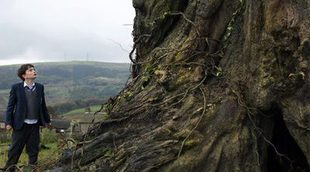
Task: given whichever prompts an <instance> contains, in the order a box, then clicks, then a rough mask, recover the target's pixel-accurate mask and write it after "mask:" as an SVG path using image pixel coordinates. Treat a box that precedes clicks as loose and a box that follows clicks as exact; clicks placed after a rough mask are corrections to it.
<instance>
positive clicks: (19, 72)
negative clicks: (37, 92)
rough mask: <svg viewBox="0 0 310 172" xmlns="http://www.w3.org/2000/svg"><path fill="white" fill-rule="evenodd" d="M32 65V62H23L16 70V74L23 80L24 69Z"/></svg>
mask: <svg viewBox="0 0 310 172" xmlns="http://www.w3.org/2000/svg"><path fill="white" fill-rule="evenodd" d="M31 67H34V66H33V65H32V64H23V65H21V66H20V67H19V69H18V70H17V76H18V77H19V78H20V79H21V80H23V81H25V78H24V77H23V75H24V74H25V73H26V70H28V69H29V68H31Z"/></svg>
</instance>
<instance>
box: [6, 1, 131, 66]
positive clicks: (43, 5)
mask: <svg viewBox="0 0 310 172" xmlns="http://www.w3.org/2000/svg"><path fill="white" fill-rule="evenodd" d="M134 15H135V12H134V9H133V7H132V1H131V0H113V1H112V0H108V1H106V0H0V65H5V64H14V63H25V62H31V63H33V62H42V61H64V60H65V61H71V60H90V61H107V62H129V58H128V52H129V51H130V50H131V48H132V35H131V32H132V24H133V19H134Z"/></svg>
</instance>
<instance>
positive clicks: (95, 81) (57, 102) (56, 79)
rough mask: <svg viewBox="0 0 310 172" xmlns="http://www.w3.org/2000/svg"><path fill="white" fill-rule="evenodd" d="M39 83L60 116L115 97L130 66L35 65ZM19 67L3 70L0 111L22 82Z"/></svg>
mask: <svg viewBox="0 0 310 172" xmlns="http://www.w3.org/2000/svg"><path fill="white" fill-rule="evenodd" d="M34 65H35V67H36V69H37V71H38V78H37V80H36V81H37V82H40V83H42V84H44V85H45V94H46V101H47V105H48V106H52V107H54V108H55V110H56V111H57V112H58V113H64V112H67V111H69V110H72V109H75V108H79V107H83V106H85V105H87V104H100V103H101V102H102V101H103V100H105V99H107V98H109V97H110V96H114V95H116V94H117V93H118V92H119V91H120V90H121V89H122V88H123V87H124V84H125V82H126V81H127V79H128V76H129V64H120V63H104V62H86V61H72V62H48V63H35V64H34ZM19 66H20V65H8V66H0V110H2V111H3V110H4V109H5V107H6V105H7V101H8V100H7V99H8V95H9V91H10V87H11V85H12V84H13V83H16V82H20V79H19V78H18V77H17V76H16V71H17V69H18V67H19Z"/></svg>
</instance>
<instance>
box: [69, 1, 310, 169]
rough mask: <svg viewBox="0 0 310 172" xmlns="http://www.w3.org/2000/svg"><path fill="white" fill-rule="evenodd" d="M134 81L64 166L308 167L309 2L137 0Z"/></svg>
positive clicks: (81, 167) (309, 154)
mask: <svg viewBox="0 0 310 172" xmlns="http://www.w3.org/2000/svg"><path fill="white" fill-rule="evenodd" d="M133 5H134V8H135V9H136V18H135V22H134V31H133V35H134V41H135V46H134V48H135V50H136V57H135V58H134V59H132V58H131V59H132V60H133V62H134V70H133V76H134V78H133V80H132V82H131V83H130V84H129V85H128V87H127V88H126V89H124V90H123V91H122V92H121V93H120V94H119V95H118V96H117V97H116V98H115V99H114V100H113V101H111V102H110V104H108V105H107V107H109V108H108V112H109V115H110V119H109V120H107V121H104V122H102V123H100V124H97V125H96V126H95V127H94V128H93V129H92V130H90V131H89V133H88V135H87V139H95V140H94V141H93V142H92V143H90V144H85V145H84V146H83V147H82V148H80V149H79V150H77V151H76V152H75V154H74V158H73V159H74V160H75V161H74V162H75V163H74V164H71V161H70V158H68V157H67V158H68V159H67V161H66V158H64V167H63V168H73V169H74V170H94V169H97V170H101V171H177V172H181V171H184V172H188V171H195V172H196V171H309V170H310V169H309V164H310V104H309V102H310V77H309V57H310V40H309V38H310V30H309V28H310V8H309V5H310V2H309V0H298V1H294V0H156V1H155V0H133Z"/></svg>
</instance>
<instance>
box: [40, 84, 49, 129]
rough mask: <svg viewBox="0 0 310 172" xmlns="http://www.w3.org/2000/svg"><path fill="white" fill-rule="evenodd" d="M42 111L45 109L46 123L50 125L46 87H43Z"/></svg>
mask: <svg viewBox="0 0 310 172" xmlns="http://www.w3.org/2000/svg"><path fill="white" fill-rule="evenodd" d="M42 109H43V115H44V118H45V120H46V121H45V122H46V123H50V122H51V119H50V115H49V114H48V111H47V107H46V102H45V93H44V86H43V85H42Z"/></svg>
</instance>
